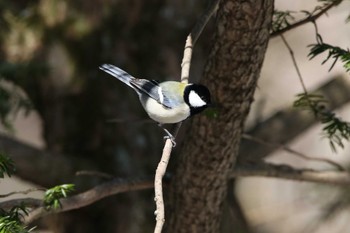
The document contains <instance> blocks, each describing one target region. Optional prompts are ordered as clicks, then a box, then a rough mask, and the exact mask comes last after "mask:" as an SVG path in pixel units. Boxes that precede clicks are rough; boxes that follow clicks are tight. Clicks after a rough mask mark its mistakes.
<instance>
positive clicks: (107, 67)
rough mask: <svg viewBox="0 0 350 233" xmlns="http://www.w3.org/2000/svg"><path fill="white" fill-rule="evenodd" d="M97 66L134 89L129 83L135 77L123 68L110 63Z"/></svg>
mask: <svg viewBox="0 0 350 233" xmlns="http://www.w3.org/2000/svg"><path fill="white" fill-rule="evenodd" d="M99 68H100V69H101V70H103V71H104V72H106V73H108V74H110V75H112V76H113V77H115V78H117V79H119V80H120V81H122V82H123V83H125V84H126V85H128V86H129V87H131V88H133V89H134V87H133V86H132V85H131V84H130V82H131V81H132V80H134V79H135V78H134V77H133V76H132V75H130V74H128V73H127V72H125V71H124V70H122V69H120V68H118V67H116V66H114V65H111V64H103V65H102V66H100V67H99Z"/></svg>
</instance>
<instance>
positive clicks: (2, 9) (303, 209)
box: [0, 0, 350, 233]
mask: <svg viewBox="0 0 350 233" xmlns="http://www.w3.org/2000/svg"><path fill="white" fill-rule="evenodd" d="M317 4H319V3H318V2H317V1H307V2H305V1H302V0H298V1H292V2H287V1H282V0H277V1H276V5H275V6H276V9H278V10H291V11H300V10H309V11H312V10H313V9H314V7H315V6H316V5H317ZM207 5H208V1H193V0H187V1H185V0H180V1H179V0H177V1H176V0H168V1H164V0H163V1H161V0H150V1H142V0H129V1H126V0H98V1H97V0H95V1H82V0H78V1H68V0H67V1H64V0H40V1H22V0H18V1H10V0H3V1H1V2H0V43H1V44H0V46H1V47H0V96H1V95H2V98H7V99H8V100H10V101H8V102H9V103H11V105H4V104H3V105H1V106H0V107H1V108H2V111H1V112H2V114H3V115H2V116H1V117H2V119H3V121H2V124H1V130H0V132H1V134H0V136H1V137H0V150H3V148H2V147H4V148H10V147H11V145H12V147H16V148H17V149H18V148H20V147H19V144H16V143H25V144H26V146H27V147H24V148H22V150H21V153H19V154H15V153H14V154H11V153H9V156H15V157H14V158H15V162H16V165H17V173H18V176H16V177H15V178H13V177H11V178H6V179H2V180H0V192H1V193H8V192H11V191H16V190H25V189H27V188H29V187H33V186H39V187H52V186H55V185H58V184H62V183H75V184H76V185H77V192H79V191H83V190H86V189H88V188H91V187H93V186H94V185H97V184H100V183H102V182H103V181H104V180H103V179H102V178H99V177H91V176H74V172H75V171H79V170H82V169H88V170H95V171H101V172H104V173H107V174H111V175H113V176H116V177H120V178H138V177H149V176H152V174H154V171H155V168H156V166H157V163H158V160H159V158H160V154H161V150H162V147H163V141H162V140H163V139H162V137H163V132H162V130H161V129H159V127H158V126H157V125H156V124H154V123H152V122H150V121H145V120H146V119H147V117H146V114H145V113H144V111H143V109H142V108H141V106H140V104H139V102H138V99H137V96H136V95H135V94H134V93H133V92H132V91H131V90H130V89H128V87H126V86H125V85H124V84H122V83H121V82H119V81H117V80H116V79H114V78H113V77H111V76H108V75H107V74H105V73H103V72H102V71H100V70H99V69H98V67H99V65H101V64H103V63H111V64H114V65H116V66H119V67H121V68H122V69H124V70H126V71H128V72H129V73H130V74H132V75H134V76H135V77H143V78H149V79H157V80H178V79H179V77H180V67H181V59H182V55H183V47H184V44H185V39H186V36H187V34H188V33H189V32H190V30H191V28H192V26H193V25H194V24H195V22H196V19H197V18H198V17H199V16H200V15H201V13H202V12H203V11H204V9H205V8H206V7H207ZM349 7H350V3H349V2H344V3H342V4H341V5H339V6H338V7H336V8H334V9H331V10H330V11H329V14H328V15H327V16H322V17H321V18H320V19H319V20H318V21H317V24H318V29H319V33H320V34H321V35H322V37H323V40H324V41H325V42H326V43H330V44H333V45H337V46H340V47H342V48H347V47H348V46H349V41H350V28H349V25H350V24H346V23H345V20H346V18H347V17H348V15H349V11H348V9H349ZM303 16H305V15H303V14H300V18H302V17H303ZM213 27H214V22H211V23H210V24H209V25H208V26H207V28H206V29H205V31H204V32H203V34H202V36H201V37H200V39H199V41H198V43H197V45H196V47H195V50H194V56H193V60H192V66H191V81H192V82H200V77H201V73H202V71H203V67H204V65H205V62H206V58H207V56H208V53H209V51H210V44H211V35H212V31H213V30H212V29H213ZM285 36H286V39H287V40H288V41H289V42H290V45H291V47H292V48H293V50H294V53H295V56H296V58H297V62H298V64H299V66H300V70H301V72H302V75H303V77H304V79H305V80H304V81H305V83H306V85H307V87H308V88H310V89H311V90H313V89H317V88H318V87H320V86H322V85H324V84H325V83H327V82H329V81H330V80H333V79H334V78H335V77H339V78H341V77H344V76H345V77H346V78H347V79H348V75H347V74H346V73H345V70H344V69H343V67H342V65H341V64H337V65H336V66H335V67H334V68H333V69H332V71H331V72H329V71H328V69H329V66H330V64H329V66H327V64H326V65H324V66H321V62H322V61H323V58H322V57H320V58H317V59H314V60H312V61H309V60H308V58H307V54H308V53H309V49H308V48H307V46H308V45H309V44H312V43H315V42H316V41H315V31H314V27H313V26H312V24H306V25H304V26H302V27H299V28H297V29H295V30H293V31H290V32H288V33H286V34H285ZM237 56H238V55H237ZM335 91H336V90H335ZM301 92H302V88H301V85H300V82H299V81H298V78H297V74H296V71H295V68H294V67H293V64H292V60H291V58H290V55H289V53H288V50H287V49H286V47H285V46H284V45H283V43H282V40H281V39H280V38H279V37H276V38H273V39H271V40H270V43H269V48H268V52H267V55H266V59H265V62H264V67H263V71H262V73H261V78H260V81H259V87H258V88H257V91H256V97H255V102H254V104H253V106H252V110H251V113H250V115H249V119H248V120H247V124H246V127H247V130H249V129H251V128H254V127H257V126H258V125H259V124H262V123H263V122H264V120H266V119H268V118H270V117H272V116H274V114H275V113H276V112H278V111H280V110H281V109H288V108H291V106H292V103H293V101H294V100H295V96H296V94H298V93H301ZM5 93H11V95H7V94H5ZM349 107H350V105H344V106H342V107H341V109H339V110H337V114H339V115H340V116H341V117H342V118H343V119H350V111H349ZM189 123H190V122H187V123H186V124H189ZM285 124H288V123H287V122H286V123H285ZM181 133H182V134H184V133H186V125H185V127H183V128H182V132H181ZM286 134H288V132H286ZM180 136H181V135H180ZM9 140H16V141H15V142H16V143H14V144H11V145H9V144H10V142H12V143H13V141H9ZM288 144H289V146H291V147H292V148H294V149H296V150H299V151H303V152H304V153H305V154H307V155H309V156H317V157H324V158H328V159H332V160H334V161H337V162H339V163H341V164H343V165H344V166H346V165H347V164H348V162H349V158H350V157H349V146H346V147H345V148H344V149H342V150H338V153H337V154H334V153H333V152H332V150H331V149H330V147H329V144H328V141H327V140H325V139H323V138H322V136H321V126H320V125H317V124H316V125H312V127H309V128H308V129H307V130H305V131H303V132H300V133H299V134H298V136H297V137H295V138H293V140H291V141H290V142H288ZM21 145H22V144H21ZM180 149H181V142H180V143H179V146H177V148H176V149H175V151H174V155H173V157H172V161H171V164H170V168H169V171H171V170H172V166H174V164H175V163H176V154H177V153H178V151H180ZM242 156H244V155H242ZM36 158H37V159H36ZM267 160H268V161H271V162H274V163H287V164H290V165H293V166H295V167H300V168H315V169H330V167H329V165H325V164H323V163H318V162H310V161H305V160H302V159H300V158H296V157H294V156H292V155H290V154H288V153H286V152H284V151H282V150H277V151H274V152H273V153H271V154H270V155H269V156H268V157H267ZM234 190H235V194H236V196H237V197H238V200H239V203H240V207H239V206H238V207H237V208H242V212H243V214H244V216H243V217H244V218H245V220H246V221H247V222H248V224H249V226H250V231H251V232H271V233H274V232H276V233H277V232H279V233H281V232H282V233H289V232H290V233H299V232H347V229H348V228H349V223H348V221H347V219H348V217H349V213H350V212H349V211H348V209H349V205H350V200H347V199H349V198H348V196H349V193H348V192H347V191H348V190H347V189H346V188H344V187H334V186H326V185H316V184H310V183H303V182H292V181H286V180H276V179H266V178H244V179H239V180H238V181H237V182H236V187H235V189H234ZM22 196H23V195H16V196H11V198H18V197H22ZM25 196H28V195H25ZM29 196H34V197H41V196H42V193H40V192H36V193H31V194H30V195H29ZM3 200H4V199H3ZM153 212H154V202H153V190H148V191H139V192H130V193H126V194H121V195H116V196H112V197H108V198H106V199H103V200H101V201H98V202H97V203H94V204H93V205H91V206H89V207H85V208H82V209H80V210H76V211H70V212H68V213H63V214H59V215H55V216H49V217H46V218H44V219H43V220H41V221H38V222H36V223H35V224H36V225H39V229H42V230H43V231H47V232H55V233H61V232H62V233H63V232H78V233H79V232H84V233H88V232H125V233H133V232H135V233H136V232H151V231H152V230H153V226H154V214H153ZM226 214H227V213H226ZM225 221H226V224H225V226H226V227H225V228H224V229H223V231H224V232H233V231H234V224H233V223H232V221H230V216H227V217H225ZM236 221H240V220H237V219H236ZM227 222H228V223H230V224H227Z"/></svg>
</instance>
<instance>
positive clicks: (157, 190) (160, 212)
mask: <svg viewBox="0 0 350 233" xmlns="http://www.w3.org/2000/svg"><path fill="white" fill-rule="evenodd" d="M172 148H173V144H172V142H171V140H166V142H165V145H164V148H163V154H162V158H161V159H160V162H159V164H158V167H157V170H156V176H155V178H154V195H155V197H154V200H155V202H156V207H157V209H156V212H155V215H156V226H155V228H154V232H162V228H163V225H164V221H165V211H164V200H163V184H162V180H163V177H164V174H165V172H166V168H167V166H168V163H169V160H170V154H171V150H172Z"/></svg>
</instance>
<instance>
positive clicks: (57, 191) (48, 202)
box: [44, 184, 74, 210]
mask: <svg viewBox="0 0 350 233" xmlns="http://www.w3.org/2000/svg"><path fill="white" fill-rule="evenodd" d="M73 190H74V184H63V185H58V186H55V187H53V188H51V189H48V190H47V191H46V192H45V197H44V206H45V208H46V210H51V209H53V210H55V209H58V208H59V207H61V202H60V199H61V198H65V197H67V194H68V193H70V192H72V191H73Z"/></svg>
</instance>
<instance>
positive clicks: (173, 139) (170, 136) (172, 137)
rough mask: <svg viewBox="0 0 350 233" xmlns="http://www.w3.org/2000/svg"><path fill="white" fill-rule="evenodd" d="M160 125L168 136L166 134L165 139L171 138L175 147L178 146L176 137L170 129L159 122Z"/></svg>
mask: <svg viewBox="0 0 350 233" xmlns="http://www.w3.org/2000/svg"><path fill="white" fill-rule="evenodd" d="M158 126H159V127H160V128H162V129H163V130H164V132H165V133H166V136H164V139H170V140H171V143H172V144H173V147H175V146H176V142H175V137H174V136H173V135H172V134H171V133H170V132H169V130H167V129H166V128H164V127H163V125H162V124H160V123H158Z"/></svg>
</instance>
